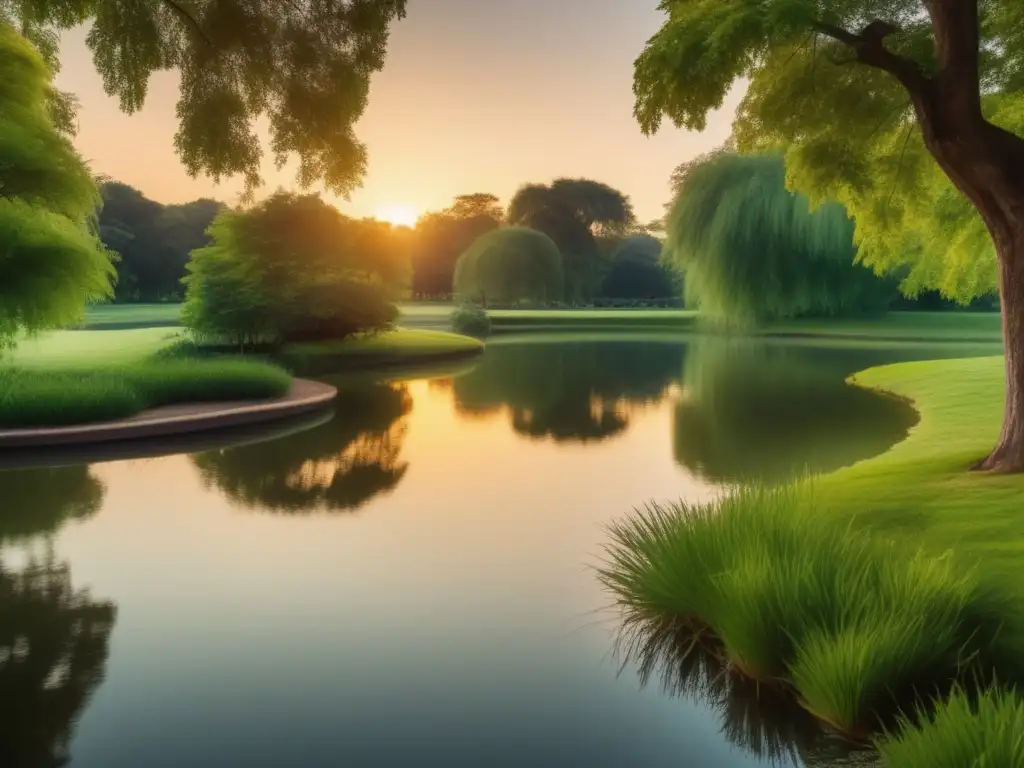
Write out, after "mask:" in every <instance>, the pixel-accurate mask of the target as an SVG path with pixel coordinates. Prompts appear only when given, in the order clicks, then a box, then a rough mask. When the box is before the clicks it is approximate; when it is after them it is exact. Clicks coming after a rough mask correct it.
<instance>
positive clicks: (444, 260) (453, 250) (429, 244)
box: [411, 193, 504, 296]
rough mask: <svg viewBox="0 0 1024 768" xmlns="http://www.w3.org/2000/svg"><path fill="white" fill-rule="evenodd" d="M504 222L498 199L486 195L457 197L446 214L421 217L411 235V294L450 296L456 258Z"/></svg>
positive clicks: (441, 212) (435, 213) (438, 213)
mask: <svg viewBox="0 0 1024 768" xmlns="http://www.w3.org/2000/svg"><path fill="white" fill-rule="evenodd" d="M503 218H504V213H503V212H502V210H501V206H500V205H499V204H498V198H497V197H495V196H494V195H489V194H486V193H475V194H471V195H459V196H458V197H456V198H455V200H454V202H453V203H452V205H451V206H449V207H448V208H446V209H445V210H443V211H435V212H433V213H428V214H426V215H424V216H422V217H420V220H419V221H418V222H416V229H415V230H414V232H413V245H412V254H411V256H412V271H413V277H412V291H413V293H414V294H416V295H419V296H449V295H450V294H451V293H452V282H453V279H454V275H455V263H456V262H457V261H458V260H459V256H461V255H462V253H463V251H465V250H466V249H467V248H469V246H471V245H472V244H473V242H474V241H475V240H476V239H477V238H478V237H480V236H481V235H483V234H485V233H487V232H490V231H491V230H493V229H497V228H498V227H499V226H501V221H502V219H503Z"/></svg>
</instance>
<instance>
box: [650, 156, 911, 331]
mask: <svg viewBox="0 0 1024 768" xmlns="http://www.w3.org/2000/svg"><path fill="white" fill-rule="evenodd" d="M679 178H680V185H679V188H678V191H677V194H676V199H675V203H674V205H673V207H672V210H671V213H670V214H669V222H668V238H667V240H666V242H665V257H666V258H667V259H669V260H670V261H672V262H674V263H675V264H676V265H677V266H678V267H679V269H680V270H681V271H683V272H684V273H685V276H686V291H687V296H688V298H689V299H690V300H692V301H695V302H697V303H698V304H699V306H700V308H701V313H702V315H703V316H705V317H709V318H712V319H714V320H716V321H718V322H723V323H728V324H733V325H746V324H750V323H754V322H757V321H761V320H770V319H775V318H780V317H795V316H800V315H836V314H845V313H850V312H857V311H864V310H871V309H875V310H881V309H884V308H885V307H886V306H887V304H888V302H889V300H890V299H891V297H892V294H893V293H894V292H895V291H894V286H892V285H891V284H889V283H887V282H885V281H883V280H882V279H881V278H879V277H878V276H876V275H874V274H873V273H872V272H871V271H870V270H868V269H866V268H864V267H863V266H860V265H858V264H855V263H854V245H853V223H852V222H851V221H850V220H849V218H847V216H846V212H845V211H844V210H843V207H842V206H841V205H839V204H838V203H826V204H824V205H822V206H821V207H820V208H818V209H817V210H816V211H814V212H811V210H810V205H809V204H808V201H807V198H805V197H803V196H802V195H797V194H794V193H792V192H790V191H789V190H787V189H786V186H785V170H784V168H783V162H782V158H781V157H780V156H778V155H765V156H742V155H737V154H733V153H731V152H719V153H715V154H712V155H710V156H708V157H705V158H700V159H698V160H697V161H694V162H693V163H691V164H689V166H688V168H687V169H686V171H685V172H684V173H681V174H680V175H679Z"/></svg>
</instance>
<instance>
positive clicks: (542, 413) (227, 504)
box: [0, 337, 998, 768]
mask: <svg viewBox="0 0 1024 768" xmlns="http://www.w3.org/2000/svg"><path fill="white" fill-rule="evenodd" d="M994 352H998V349H991V348H989V349H982V350H979V349H977V348H973V349H969V350H968V349H959V350H957V349H954V350H937V349H935V348H934V347H931V348H927V347H920V346H918V347H912V346H902V347H901V346H888V347H873V348H865V347H858V346H855V345H846V346H842V347H834V346H833V347H829V346H824V345H820V344H818V345H808V344H796V343H766V342H756V343H755V342H725V341H721V340H707V339H705V340H701V341H691V342H685V341H683V340H666V339H664V338H662V339H655V338H653V337H650V338H645V337H624V338H619V339H616V340H591V341H579V340H575V341H559V340H557V339H552V338H544V339H540V338H534V339H523V340H520V341H516V340H507V339H505V340H499V341H496V342H495V343H493V344H492V345H491V346H490V348H489V349H488V351H487V353H486V355H485V356H484V358H483V359H482V360H480V361H479V362H478V363H476V364H470V365H468V366H466V367H464V369H459V370H453V371H449V372H447V373H444V372H442V373H439V374H437V375H436V376H433V377H427V376H423V375H421V376H419V377H416V376H410V377H403V378H400V379H398V380H391V381H371V380H369V379H367V378H365V377H364V378H361V379H358V380H357V379H351V378H349V379H341V378H339V379H335V380H333V383H336V384H338V385H339V386H340V387H341V388H342V393H341V396H340V398H339V401H338V403H337V406H336V408H335V411H334V414H333V416H325V417H324V418H321V419H319V420H318V421H319V423H314V425H313V426H310V425H309V424H308V423H307V424H304V425H302V426H304V427H305V429H302V430H300V431H296V432H293V433H291V434H288V433H287V432H286V431H283V430H280V429H279V430H278V432H279V433H280V432H282V431H283V432H284V434H283V436H277V437H275V438H274V439H268V440H265V441H263V442H255V443H249V444H246V445H241V446H237V447H232V448H215V449H211V450H206V451H205V452H201V453H193V454H177V455H169V456H164V457H159V458H147V459H137V460H131V461H105V462H101V463H93V464H92V465H86V464H80V465H74V466H64V467H60V468H53V469H27V470H9V471H4V472H0V714H2V717H0V765H3V766H5V767H6V766H10V767H11V768H15V767H17V768H21V766H33V768H34V767H35V766H53V765H60V764H62V760H65V759H70V760H71V762H72V763H73V765H75V766H83V767H92V766H95V767H97V768H101V767H102V768H120V767H121V766H124V767H125V768H127V767H129V766H131V767H133V768H134V767H136V766H147V768H157V767H160V766H168V767H170V766H174V767H175V768H179V767H181V766H193V767H203V766H308V767H309V768H314V767H318V766H382V767H388V768H390V767H391V766H418V765H423V766H435V765H437V766H460V767H461V766H467V767H468V766H473V767H474V768H476V767H478V766H500V767H504V766H590V767H594V768H597V767H601V766H631V767H632V766H636V767H639V766H744V765H754V764H764V763H765V762H771V761H774V760H781V759H792V760H796V761H799V762H803V763H805V764H818V765H839V764H850V763H849V762H842V760H841V759H840V758H838V757H837V755H838V754H839V752H837V751H836V750H835V749H834V748H833V746H832V745H830V744H828V743H827V742H824V741H822V740H821V739H820V738H818V736H817V734H816V733H815V732H814V730H813V728H812V727H811V726H810V724H808V723H807V722H806V721H805V719H804V718H802V717H801V716H800V714H799V712H793V711H792V708H791V707H787V704H786V703H785V702H771V701H765V700H764V698H763V696H762V698H761V699H760V700H758V699H757V698H756V695H755V693H754V692H751V691H747V690H744V689H743V687H742V686H738V685H736V684H734V683H730V682H729V681H728V679H726V678H725V677H723V676H722V675H721V674H719V671H717V670H714V669H713V668H712V667H711V666H709V663H708V662H706V661H700V660H693V659H691V660H690V662H689V663H688V664H686V665H680V664H679V663H678V659H677V658H676V657H674V656H673V655H672V652H671V650H672V649H671V648H670V647H668V646H667V645H666V644H665V643H659V642H656V641H655V640H652V641H650V642H648V643H647V644H646V645H645V646H644V648H643V653H642V654H641V655H640V657H638V658H629V659H626V660H625V663H624V665H623V659H622V658H621V656H616V655H615V654H614V653H613V651H614V649H615V641H616V637H617V633H618V625H617V617H616V615H615V614H614V613H613V612H611V611H610V610H608V595H606V594H605V593H603V592H602V589H601V588H600V586H599V585H598V583H597V581H596V579H595V577H594V573H593V570H592V568H593V566H594V565H595V564H596V563H597V562H599V559H600V556H601V550H602V545H603V543H604V541H605V533H604V526H605V525H606V524H607V523H609V522H610V521H612V520H614V519H616V518H619V517H621V516H623V515H625V514H627V513H628V512H629V511H630V510H631V509H632V508H634V507H635V506H637V505H639V504H642V503H643V502H645V501H646V500H649V499H659V500H671V499H679V498H683V499H686V500H690V501H697V500H702V499H708V498H711V497H712V496H714V495H715V494H716V493H719V492H720V491H721V489H722V488H723V487H724V486H727V485H729V484H732V483H736V482H745V481H750V480H763V481H767V482H778V481H782V480H785V479H787V478H789V477H792V476H794V475H795V474H799V473H801V472H803V471H805V469H807V468H810V469H812V470H817V471H827V470H831V469H835V468H837V467H840V466H843V465H845V464H849V463H851V462H854V461H857V460H859V459H861V458H865V457H868V456H871V455H874V454H877V453H879V452H881V451H883V450H885V449H886V448H887V447H888V446H890V445H892V444H893V443H894V442H896V441H898V440H900V439H902V438H903V437H904V436H905V435H906V433H907V430H908V429H909V428H911V427H912V425H913V424H914V422H915V420H916V417H915V416H914V414H913V412H912V411H911V410H910V409H909V408H907V407H906V406H905V405H903V404H902V403H899V402H896V401H894V400H891V399H887V398H883V397H880V396H877V395H873V394H870V393H866V392H863V391H860V390H857V389H854V388H851V387H848V386H846V385H845V384H844V383H843V380H844V377H845V376H846V375H847V374H848V373H850V372H852V371H855V370H858V369H861V368H864V367H867V366H869V365H873V364H878V363H884V362H891V361H895V360H902V359H914V358H929V357H935V356H937V355H956V354H972V353H988V354H991V353H994ZM250 437H251V436H250ZM620 666H622V669H621V673H620ZM843 760H847V761H849V760H852V761H853V762H858V761H859V763H858V764H868V763H869V762H870V760H868V759H867V758H866V757H865V756H858V755H854V756H853V757H852V758H843ZM865 760H867V762H865Z"/></svg>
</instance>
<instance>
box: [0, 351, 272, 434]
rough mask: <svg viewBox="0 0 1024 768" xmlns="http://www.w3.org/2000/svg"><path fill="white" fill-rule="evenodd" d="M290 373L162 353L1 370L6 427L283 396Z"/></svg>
mask: <svg viewBox="0 0 1024 768" xmlns="http://www.w3.org/2000/svg"><path fill="white" fill-rule="evenodd" d="M290 386H291V376H290V375H289V374H288V373H287V372H286V371H284V370H282V369H281V368H278V367H277V366H274V365H270V364H268V363H260V362H255V361H248V360H230V359H211V360H189V359H161V360H152V361H148V362H145V363H137V364H135V365H131V366H124V367H118V368H105V369H94V370H92V371H74V372H61V371H58V370H25V369H18V368H8V369H0V426H2V427H9V428H17V427H57V426H66V425H70V424H81V423H86V422H92V421H104V420H108V419H119V418H125V417H127V416H132V415H134V414H136V413H138V412H139V411H141V410H144V409H146V408H156V407H157V406H161V405H173V404H175V403H197V402H217V401H229V400H252V399H261V398H270V397H280V396H281V395H283V394H285V393H286V392H287V391H288V388H289V387H290Z"/></svg>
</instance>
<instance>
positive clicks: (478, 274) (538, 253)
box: [454, 227, 565, 307]
mask: <svg viewBox="0 0 1024 768" xmlns="http://www.w3.org/2000/svg"><path fill="white" fill-rule="evenodd" d="M564 281H565V270H564V267H563V264H562V254H561V253H559V250H558V246H557V245H555V243H554V242H553V241H552V240H551V238H549V237H548V236H547V235H545V234H543V233H542V232H537V231H535V230H532V229H527V228H525V227H506V228H503V229H496V230H494V231H493V232H488V233H487V234H485V235H482V236H481V237H479V238H477V240H476V241H475V242H474V243H473V244H472V245H471V246H470V247H469V248H467V249H466V251H465V252H464V253H463V254H462V255H461V256H460V257H459V261H458V263H457V264H456V265H455V286H454V287H455V293H456V295H457V296H458V297H459V298H460V299H462V300H463V301H467V302H473V303H482V304H483V305H484V306H485V307H486V306H487V305H488V303H489V302H502V303H516V302H520V301H528V302H537V303H545V302H548V301H551V300H552V299H555V298H557V297H560V296H561V295H562V292H563V290H564Z"/></svg>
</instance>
